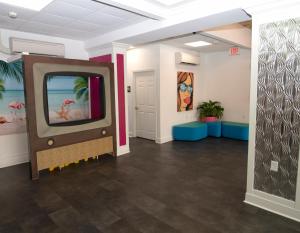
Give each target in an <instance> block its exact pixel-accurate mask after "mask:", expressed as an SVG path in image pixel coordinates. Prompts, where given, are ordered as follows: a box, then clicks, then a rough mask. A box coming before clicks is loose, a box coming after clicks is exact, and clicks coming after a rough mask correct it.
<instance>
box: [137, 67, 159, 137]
mask: <svg viewBox="0 0 300 233" xmlns="http://www.w3.org/2000/svg"><path fill="white" fill-rule="evenodd" d="M145 72H152V73H153V77H154V80H153V81H154V89H155V142H157V138H158V132H159V131H158V125H159V124H158V122H159V86H158V81H157V74H156V72H155V70H153V69H144V70H134V71H133V72H132V74H133V75H132V77H133V80H132V90H131V91H132V111H133V114H132V120H133V132H132V133H133V134H132V136H133V137H136V112H135V106H136V76H137V74H140V73H145Z"/></svg>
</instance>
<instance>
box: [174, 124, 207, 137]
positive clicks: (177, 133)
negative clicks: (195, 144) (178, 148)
mask: <svg viewBox="0 0 300 233" xmlns="http://www.w3.org/2000/svg"><path fill="white" fill-rule="evenodd" d="M172 134H173V139H174V140H180V141H197V140H200V139H203V138H206V137H207V124H206V123H202V122H199V121H194V122H189V123H185V124H180V125H175V126H173V129H172Z"/></svg>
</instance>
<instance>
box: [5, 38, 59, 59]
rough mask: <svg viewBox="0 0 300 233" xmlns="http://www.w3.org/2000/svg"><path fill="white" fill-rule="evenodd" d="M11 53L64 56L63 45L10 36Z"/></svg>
mask: <svg viewBox="0 0 300 233" xmlns="http://www.w3.org/2000/svg"><path fill="white" fill-rule="evenodd" d="M9 43H10V49H11V51H12V53H29V54H38V55H48V56H55V57H64V56H65V45H64V44H59V43H50V42H44V41H37V40H27V39H20V38H14V37H11V38H10V40H9Z"/></svg>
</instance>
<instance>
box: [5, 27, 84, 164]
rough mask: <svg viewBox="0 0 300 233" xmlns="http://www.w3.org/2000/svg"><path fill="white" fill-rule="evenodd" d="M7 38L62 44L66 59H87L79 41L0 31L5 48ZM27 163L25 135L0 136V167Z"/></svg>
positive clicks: (7, 42) (7, 41) (7, 43)
mask: <svg viewBox="0 0 300 233" xmlns="http://www.w3.org/2000/svg"><path fill="white" fill-rule="evenodd" d="M9 37H18V38H24V39H32V40H42V41H47V42H57V43H63V44H64V45H65V57H66V58H74V59H84V60H86V59H88V54H87V52H86V51H85V49H84V44H83V42H81V41H76V40H70V39H64V38H58V37H49V36H44V35H39V34H33V33H23V32H18V31H11V30H4V29H3V30H2V29H1V38H0V39H1V40H2V43H3V44H4V45H5V46H6V47H8V45H9ZM5 58H7V56H6V55H4V54H1V53H0V59H4V60H5ZM27 161H29V156H28V148H27V135H26V133H24V134H12V135H5V136H0V167H7V166H11V165H15V164H19V163H24V162H27Z"/></svg>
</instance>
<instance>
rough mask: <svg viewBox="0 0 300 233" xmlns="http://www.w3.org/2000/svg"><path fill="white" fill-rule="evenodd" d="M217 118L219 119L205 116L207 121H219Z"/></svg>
mask: <svg viewBox="0 0 300 233" xmlns="http://www.w3.org/2000/svg"><path fill="white" fill-rule="evenodd" d="M217 120H218V118H217V117H205V118H204V121H205V122H215V121H217Z"/></svg>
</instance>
